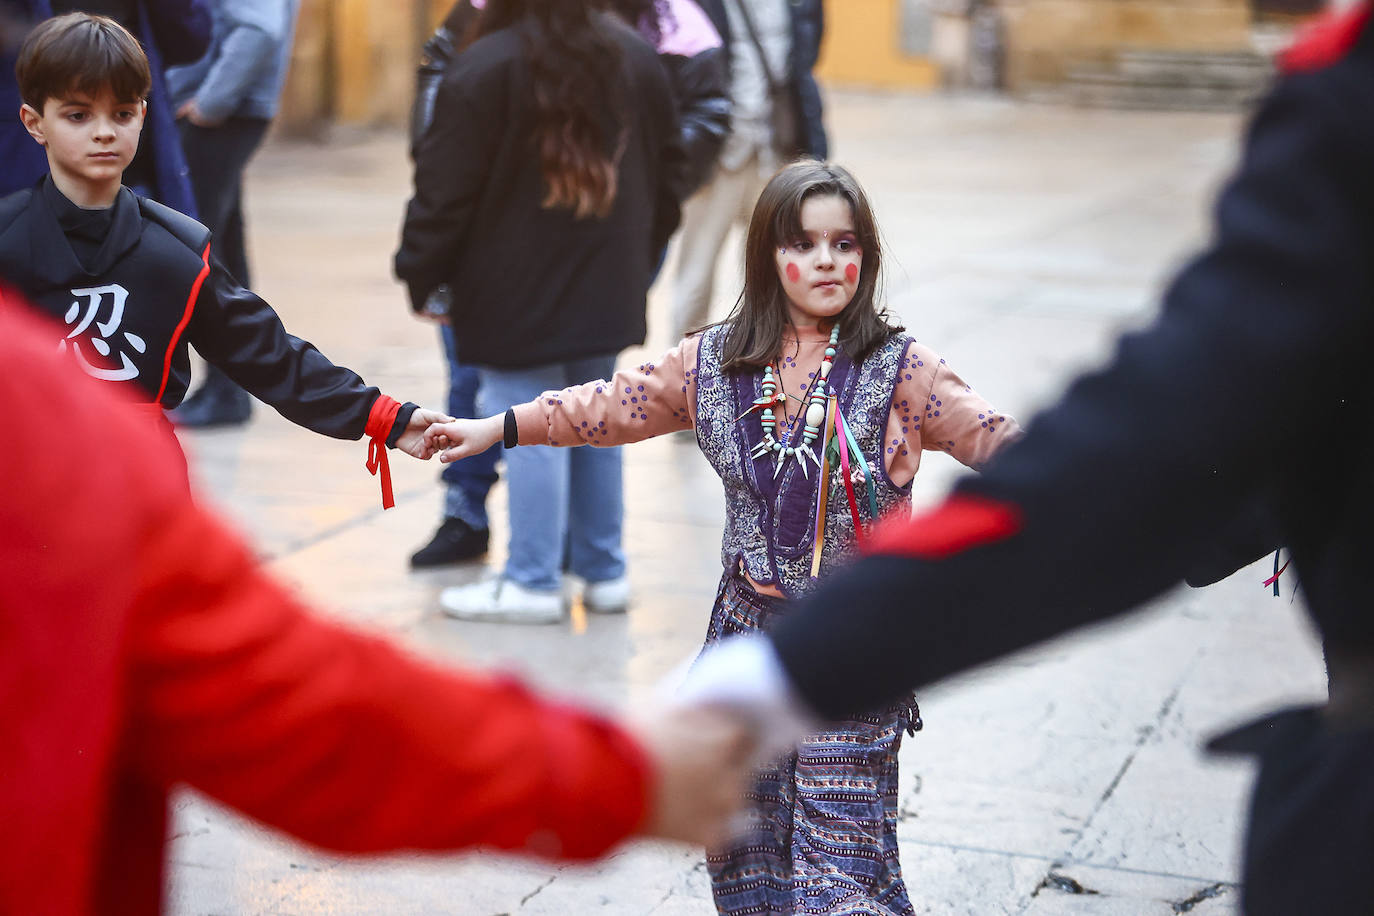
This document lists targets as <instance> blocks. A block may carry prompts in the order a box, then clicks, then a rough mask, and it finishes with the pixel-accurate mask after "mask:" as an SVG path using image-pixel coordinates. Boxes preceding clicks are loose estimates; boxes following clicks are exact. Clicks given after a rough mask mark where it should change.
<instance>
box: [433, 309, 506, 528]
mask: <svg viewBox="0 0 1374 916" xmlns="http://www.w3.org/2000/svg"><path fill="white" fill-rule="evenodd" d="M439 336H440V338H442V340H443V344H444V355H445V356H446V357H447V358H448V412H449V415H450V416H453V417H457V418H459V419H469V418H475V417H477V416H478V413H477V370H476V369H474V368H472V367H471V366H463V365H460V364H459V363H458V353H457V351H456V350H455V349H454V345H453V328H451V327H449V326H448V325H446V324H443V325H440V326H439ZM500 458H501V446H500V445H496V446H493V447H492V448H489V449H487V450H486V451H485V452H483V453H482V454H480V455H473V456H472V457H470V458H464V459H463V460H462V461H455V462H453V464H449V465H445V466H444V470H443V473H441V474H440V475H439V479H440V480H442V481H443V482H444V489H445V492H444V518H459V519H462V520H463V521H464V522H466V523H467V524H468V525H470V526H472V527H473V528H477V529H483V528H487V527H489V525H488V522H487V494H488V493H490V492H491V488H492V485H493V484H495V483H496V478H497V474H496V462H497V461H499V460H500Z"/></svg>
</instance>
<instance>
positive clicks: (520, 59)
mask: <svg viewBox="0 0 1374 916" xmlns="http://www.w3.org/2000/svg"><path fill="white" fill-rule="evenodd" d="M680 158H681V153H680V146H679V136H678V123H677V116H676V106H675V105H674V101H673V96H672V90H671V88H670V87H669V85H668V81H667V78H666V76H665V75H664V71H663V68H662V66H661V64H660V63H659V61H658V60H657V59H656V56H655V53H654V49H653V48H651V47H650V46H649V45H648V44H646V43H645V42H644V40H643V39H642V38H641V37H640V36H639V35H637V34H636V33H635V32H634V31H633V30H632V29H630V27H629V26H627V25H625V24H624V23H623V22H621V21H620V20H619V19H618V18H616V17H615V16H613V15H611V14H609V13H606V12H602V11H601V10H600V9H599V4H597V3H594V2H590V0H541V2H535V0H489V2H488V4H487V6H486V9H485V10H484V12H483V14H482V16H481V18H480V19H479V20H478V28H477V34H476V36H475V40H474V41H473V42H472V43H471V44H470V45H468V46H467V47H466V48H465V49H464V50H462V52H461V53H460V54H459V55H458V57H457V59H456V60H455V62H454V63H453V65H451V66H450V67H449V68H448V70H447V72H446V73H445V74H444V77H443V80H442V82H441V83H440V86H439V90H438V93H437V95H436V97H435V102H434V121H433V124H432V125H431V126H430V128H429V130H428V131H427V132H426V133H425V134H424V136H423V137H422V138H421V139H420V141H419V144H418V146H417V147H416V149H415V195H414V197H413V198H412V199H411V201H410V203H409V205H408V207H407V209H406V217H405V225H404V227H403V229H402V236H401V246H400V250H399V251H397V253H396V261H395V266H396V274H397V276H399V277H400V278H401V279H402V280H403V281H405V283H406V284H407V286H408V287H409V291H410V300H411V304H412V306H413V307H414V308H415V309H416V311H417V312H420V311H422V310H423V309H424V307H425V303H426V302H427V301H428V299H429V297H430V295H431V294H432V293H433V292H434V291H435V290H436V289H437V288H438V287H439V286H440V285H443V284H447V286H448V287H449V288H450V289H451V290H452V305H451V307H450V311H449V313H448V320H449V323H450V325H451V327H452V330H453V337H454V341H455V344H456V349H457V358H458V361H459V362H460V363H462V364H467V365H471V366H473V367H475V368H476V369H477V371H478V377H479V393H478V399H479V407H481V405H483V404H485V405H498V404H499V405H500V406H502V407H504V406H505V405H506V404H510V403H518V402H521V401H526V400H529V399H530V398H532V397H535V396H536V395H538V394H539V392H541V391H545V390H548V389H549V388H559V387H563V386H564V385H569V384H572V383H574V382H576V381H580V380H582V379H585V378H591V377H595V376H608V375H610V374H611V372H612V370H613V369H614V366H615V358H616V354H617V353H619V352H620V350H622V349H623V348H624V347H626V346H630V345H632V344H637V343H642V342H643V340H644V331H645V319H644V311H645V294H646V292H647V290H648V287H649V278H650V275H651V273H652V271H653V269H654V264H655V262H656V259H657V255H658V252H659V250H660V248H661V247H662V245H663V244H664V243H665V242H666V240H667V238H668V236H669V235H670V234H671V233H672V230H673V229H674V227H675V226H676V225H677V218H678V202H677V199H676V196H675V184H674V182H675V180H676V175H677V170H678V169H679V160H680ZM490 409H492V408H491V407H490V406H488V407H487V410H490ZM506 471H507V479H508V481H509V500H508V505H509V511H510V531H511V535H510V550H509V554H508V559H507V561H506V566H505V569H504V571H503V572H502V573H501V574H500V575H498V576H495V577H493V578H491V579H489V580H487V581H484V582H480V583H477V584H474V585H470V586H465V587H461V588H451V589H447V590H445V591H444V593H443V594H442V596H441V603H442V605H443V607H444V609H445V610H446V611H447V612H449V613H453V614H457V615H460V616H463V617H471V618H476V619H494V620H520V621H526V622H553V621H557V620H559V619H561V617H562V615H563V592H562V581H563V570H564V568H565V565H566V566H567V568H569V569H570V570H571V571H572V573H574V574H575V575H577V576H578V577H580V578H581V579H583V580H584V581H585V582H586V583H587V588H586V591H585V593H584V601H585V603H586V605H587V607H588V608H589V609H592V610H605V611H614V610H623V609H624V607H625V604H626V602H627V601H628V595H629V591H628V580H627V579H626V577H625V557H624V550H623V548H622V545H621V524H622V517H623V503H622V495H621V468H620V454H619V452H617V451H614V450H604V449H603V450H594V449H576V450H573V451H572V452H571V454H570V453H569V452H567V451H561V452H560V451H551V450H543V449H529V450H526V451H524V452H520V453H511V454H509V455H507V456H506ZM565 551H566V555H565ZM565 560H566V564H565Z"/></svg>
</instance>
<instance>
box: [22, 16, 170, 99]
mask: <svg viewBox="0 0 1374 916" xmlns="http://www.w3.org/2000/svg"><path fill="white" fill-rule="evenodd" d="M14 72H15V75H16V76H17V77H18V79H19V96H20V98H21V99H23V101H24V104H26V105H28V106H29V107H31V108H33V109H34V110H35V111H37V112H39V113H40V114H41V113H42V111H43V106H44V105H45V104H46V103H47V101H48V99H64V98H69V97H70V96H72V95H74V94H76V93H78V92H80V93H83V94H85V95H89V96H95V95H99V94H100V92H101V90H103V89H109V90H110V91H111V92H112V93H113V94H114V97H115V98H116V99H117V100H119V101H120V102H138V101H142V100H143V99H146V98H147V97H148V92H149V90H150V89H151V88H152V83H153V77H152V73H151V72H150V71H149V69H148V57H147V55H145V54H144V53H143V47H142V46H141V45H140V44H139V43H138V39H136V38H134V36H132V35H130V34H129V30H128V29H126V28H124V26H122V25H120V24H119V23H118V22H115V21H114V20H113V19H110V18H107V17H105V16H93V15H91V14H90V13H67V14H66V15H63V16H54V17H53V18H52V19H45V20H44V21H43V22H40V23H39V24H38V25H37V26H35V27H34V29H33V31H32V32H30V33H29V35H28V37H27V38H25V39H24V45H23V47H21V48H20V49H19V62H18V64H16V65H15V68H14Z"/></svg>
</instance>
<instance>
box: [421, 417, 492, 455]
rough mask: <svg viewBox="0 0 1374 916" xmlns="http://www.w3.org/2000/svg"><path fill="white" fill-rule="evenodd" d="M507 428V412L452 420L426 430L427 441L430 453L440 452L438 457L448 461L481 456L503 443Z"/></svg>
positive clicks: (425, 439) (425, 438)
mask: <svg viewBox="0 0 1374 916" xmlns="http://www.w3.org/2000/svg"><path fill="white" fill-rule="evenodd" d="M416 412H417V413H418V412H419V411H416ZM505 431H506V418H505V415H504V414H497V415H496V416H494V417H486V418H484V419H481V420H453V419H449V420H447V422H442V423H435V424H433V425H432V426H430V427H429V429H427V430H425V435H424V442H425V446H426V447H427V448H428V449H429V450H430V453H431V454H433V453H434V452H438V453H439V460H440V461H441V462H443V463H444V464H448V463H450V462H453V461H457V460H458V459H460V458H468V457H470V456H472V455H480V454H481V453H482V452H485V451H486V450H487V449H489V448H491V447H492V446H493V445H495V444H496V443H498V442H500V441H501V439H502V438H503V436H504V435H505Z"/></svg>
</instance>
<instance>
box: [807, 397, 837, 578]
mask: <svg viewBox="0 0 1374 916" xmlns="http://www.w3.org/2000/svg"><path fill="white" fill-rule="evenodd" d="M825 407H826V409H825V423H824V424H823V425H822V438H821V480H820V486H818V487H817V488H816V489H817V491H818V493H819V495H818V496H817V498H816V536H815V546H814V547H813V548H812V551H811V578H813V579H816V578H819V576H820V574H821V548H822V547H823V546H824V545H825V514H826V511H827V510H828V509H829V506H830V440H831V439H832V438H833V437H834V435H835V414H836V413H838V412H839V411H838V408H837V407H836V406H835V396H834V395H833V394H832V395H831V396H830V397H829V398H827V399H826V405H825Z"/></svg>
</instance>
